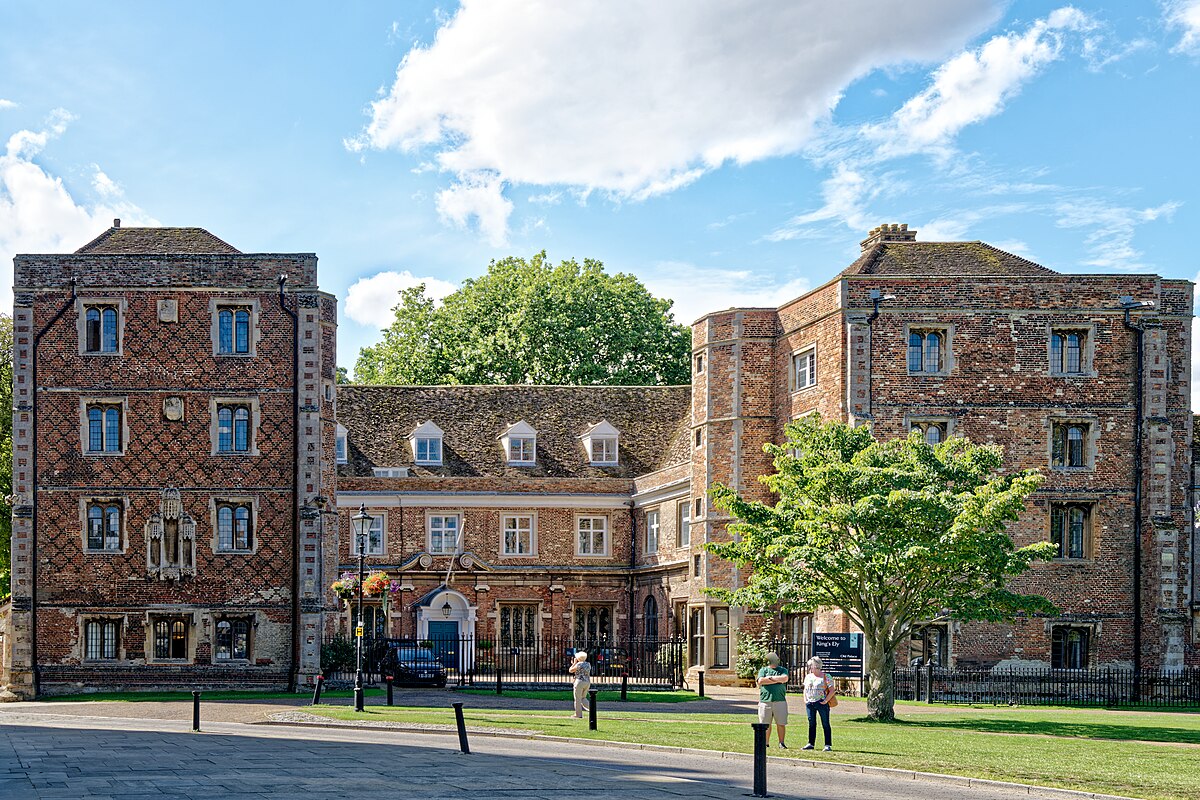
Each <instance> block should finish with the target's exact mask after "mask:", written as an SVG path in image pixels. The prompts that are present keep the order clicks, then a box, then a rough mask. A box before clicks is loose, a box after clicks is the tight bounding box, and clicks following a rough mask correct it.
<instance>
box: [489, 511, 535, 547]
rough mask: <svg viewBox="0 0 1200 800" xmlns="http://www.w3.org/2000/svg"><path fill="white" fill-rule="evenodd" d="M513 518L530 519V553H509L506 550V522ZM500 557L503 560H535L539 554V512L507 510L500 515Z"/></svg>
mask: <svg viewBox="0 0 1200 800" xmlns="http://www.w3.org/2000/svg"><path fill="white" fill-rule="evenodd" d="M511 517H528V518H529V552H528V553H509V552H506V551H505V549H504V531H505V521H506V520H508V519H509V518H511ZM499 552H500V557H501V558H534V557H536V556H537V554H538V518H537V511H533V510H530V511H508V510H505V511H503V512H501V514H500V548H499Z"/></svg>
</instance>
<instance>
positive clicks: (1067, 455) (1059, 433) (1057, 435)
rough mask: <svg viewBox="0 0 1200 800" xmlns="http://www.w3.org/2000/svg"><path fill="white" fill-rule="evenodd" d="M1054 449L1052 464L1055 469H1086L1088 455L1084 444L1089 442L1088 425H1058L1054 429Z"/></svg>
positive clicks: (1080, 423)
mask: <svg viewBox="0 0 1200 800" xmlns="http://www.w3.org/2000/svg"><path fill="white" fill-rule="evenodd" d="M1051 432H1052V434H1053V438H1054V441H1053V447H1052V448H1051V450H1052V452H1051V463H1052V465H1053V466H1055V467H1086V466H1087V465H1088V464H1087V454H1086V451H1085V449H1084V443H1085V442H1086V441H1087V434H1088V426H1087V424H1086V423H1082V422H1074V423H1061V424H1058V423H1056V424H1055V425H1054V427H1053V429H1052V431H1051Z"/></svg>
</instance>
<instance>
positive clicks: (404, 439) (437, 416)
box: [337, 386, 691, 478]
mask: <svg viewBox="0 0 1200 800" xmlns="http://www.w3.org/2000/svg"><path fill="white" fill-rule="evenodd" d="M337 414H338V422H339V423H341V424H342V425H343V426H345V428H346V430H347V444H348V451H347V454H348V457H349V460H350V463H349V464H345V465H343V466H341V467H339V471H340V472H341V474H343V475H361V476H369V475H371V474H372V468H373V467H409V469H410V473H411V474H412V475H414V476H421V475H443V476H455V477H458V476H507V477H516V478H520V477H578V478H632V477H635V476H637V475H643V474H645V473H647V472H653V471H654V470H657V469H661V468H662V467H665V466H669V465H670V464H673V463H676V462H678V461H683V460H686V459H687V457H688V456H689V451H688V450H687V448H686V442H687V431H688V426H689V424H690V414H691V387H689V386H339V387H338V396H337ZM605 419H606V420H608V421H609V422H610V423H611V424H612V425H613V427H615V428H616V429H617V430H618V431H619V432H620V439H619V445H618V450H619V452H618V458H619V461H620V463H619V464H618V465H617V466H614V467H593V466H591V465H590V464H589V463H588V454H587V452H586V451H585V450H584V447H583V442H582V441H580V438H579V437H580V436H582V435H583V434H584V432H585V431H587V430H588V429H589V428H591V427H592V426H593V425H595V424H596V423H598V422H600V421H601V420H605ZM426 420H432V421H433V422H434V423H435V424H436V425H437V426H438V427H440V428H441V429H442V430H443V431H444V434H443V439H442V450H443V453H442V459H443V461H442V463H443V465H442V466H440V467H428V466H417V465H416V464H415V463H414V459H413V452H412V447H411V446H410V444H409V441H408V437H409V435H410V434H411V433H412V432H413V430H414V429H415V428H416V427H417V426H418V425H420V424H421V423H423V422H425V421H426ZM520 420H524V421H525V422H527V423H528V424H529V425H530V426H532V427H533V428H534V429H535V430H536V431H537V453H536V455H537V460H536V463H535V464H534V465H533V466H531V467H513V466H509V465H508V463H507V460H506V458H505V453H504V451H503V449H502V447H501V444H500V441H499V439H498V437H499V436H500V435H501V434H502V433H503V432H504V431H505V429H507V428H508V427H509V426H510V425H512V424H513V423H515V422H518V421H520ZM681 428H682V429H683V433H682V441H683V443H684V447H682V448H681V447H680V446H679V445H680V437H681V434H680V430H681Z"/></svg>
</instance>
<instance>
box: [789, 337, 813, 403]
mask: <svg viewBox="0 0 1200 800" xmlns="http://www.w3.org/2000/svg"><path fill="white" fill-rule="evenodd" d="M809 353H812V358H813V370H812V373H813V382H812V383H810V384H808V385H806V386H800V385H799V381H798V380H797V379H798V378H799V377H800V376H799V375H798V374H797V373H796V360H797V359H798V358H800V357H801V356H804V355H807V354H809ZM817 357H818V353H817V343H816V342H813V343H812V344H807V345H805V346H804V347H801V348H798V349H796V350H793V351H792V354H791V355H790V356H788V391H789V392H790V393H792V394H798V393H800V392H807V391H808V390H809V389H815V388H816V387H817V386H819V385H820V383H821V365H820V364H819V363H818V361H817Z"/></svg>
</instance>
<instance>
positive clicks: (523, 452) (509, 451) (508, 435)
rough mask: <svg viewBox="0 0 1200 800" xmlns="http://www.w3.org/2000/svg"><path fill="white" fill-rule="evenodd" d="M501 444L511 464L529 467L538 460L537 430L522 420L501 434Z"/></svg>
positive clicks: (506, 458)
mask: <svg viewBox="0 0 1200 800" xmlns="http://www.w3.org/2000/svg"><path fill="white" fill-rule="evenodd" d="M500 446H501V447H503V448H504V457H505V460H506V461H507V462H508V464H509V466H515V467H529V466H533V464H534V463H535V461H536V460H537V431H536V430H534V429H533V427H532V426H530V425H529V423H527V422H525V421H524V420H521V421H520V422H516V423H514V424H512V425H509V426H508V429H507V430H505V431H504V433H502V434H501V435H500Z"/></svg>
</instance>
